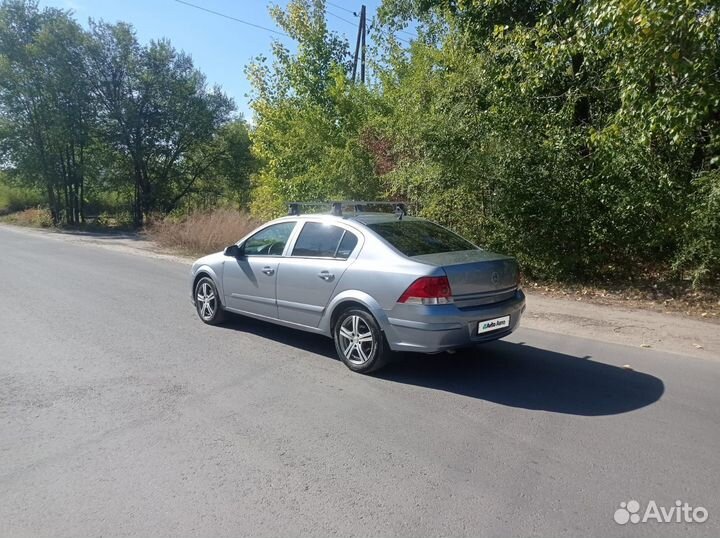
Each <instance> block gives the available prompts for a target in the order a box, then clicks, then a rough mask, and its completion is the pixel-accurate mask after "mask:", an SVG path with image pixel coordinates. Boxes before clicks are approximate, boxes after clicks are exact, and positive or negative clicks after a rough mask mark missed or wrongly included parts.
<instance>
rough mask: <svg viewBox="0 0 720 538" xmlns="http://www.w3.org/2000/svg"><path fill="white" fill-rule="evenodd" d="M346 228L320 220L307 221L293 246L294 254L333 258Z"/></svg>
mask: <svg viewBox="0 0 720 538" xmlns="http://www.w3.org/2000/svg"><path fill="white" fill-rule="evenodd" d="M344 232H345V230H343V229H342V228H340V227H338V226H332V225H330V224H322V223H320V222H306V223H305V225H304V226H303V228H302V230H301V231H300V235H299V236H298V238H297V241H296V242H295V247H294V248H293V251H292V255H293V256H310V257H314V258H332V257H333V256H335V251H336V250H337V247H338V243H340V239H341V238H342V236H343V233H344Z"/></svg>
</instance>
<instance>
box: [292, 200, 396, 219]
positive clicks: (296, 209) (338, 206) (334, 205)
mask: <svg viewBox="0 0 720 538" xmlns="http://www.w3.org/2000/svg"><path fill="white" fill-rule="evenodd" d="M328 205H329V206H330V207H331V212H332V214H333V215H335V216H336V217H341V216H342V214H343V207H350V208H352V213H362V212H364V211H367V207H368V206H374V205H381V206H392V208H393V212H394V213H395V214H396V215H398V218H399V219H402V218H403V217H404V216H405V215H407V209H406V206H405V203H404V202H380V201H370V202H368V201H356V200H342V201H336V202H290V203H289V204H288V215H293V216H297V215H300V210H301V208H303V207H318V206H328Z"/></svg>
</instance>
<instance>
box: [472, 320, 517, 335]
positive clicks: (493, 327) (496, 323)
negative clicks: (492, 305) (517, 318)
mask: <svg viewBox="0 0 720 538" xmlns="http://www.w3.org/2000/svg"><path fill="white" fill-rule="evenodd" d="M509 326H510V316H503V317H501V318H495V319H486V320H485V321H481V322H480V323H478V334H483V333H489V332H490V331H497V330H498V329H505V328H507V327H509Z"/></svg>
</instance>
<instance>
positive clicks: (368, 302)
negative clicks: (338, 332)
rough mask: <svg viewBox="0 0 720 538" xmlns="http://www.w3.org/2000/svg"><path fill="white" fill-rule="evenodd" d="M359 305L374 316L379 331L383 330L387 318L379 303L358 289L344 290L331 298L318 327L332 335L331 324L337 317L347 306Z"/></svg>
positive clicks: (386, 324)
mask: <svg viewBox="0 0 720 538" xmlns="http://www.w3.org/2000/svg"><path fill="white" fill-rule="evenodd" d="M353 307H360V308H363V309H365V310H367V311H368V312H370V314H371V315H372V316H373V317H374V318H375V321H377V324H378V325H379V326H380V330H381V331H383V332H384V331H385V329H386V328H387V326H388V323H389V322H388V318H387V314H385V311H384V310H383V309H382V307H381V306H380V304H379V303H378V302H377V301H376V300H375V299H373V298H372V297H371V296H370V295H368V294H367V293H364V292H360V291H344V292H342V293H340V294H338V295H337V296H335V297H334V298H333V300H332V301H331V302H330V304H329V305H328V307H327V310H326V314H325V316H323V319H322V321H321V322H320V327H319V328H320V329H322V330H323V332H324V333H325V334H327V335H328V336H330V337H332V332H333V326H334V325H335V321H336V320H337V317H338V316H339V315H340V314H342V313H343V312H344V311H345V310H347V309H348V308H353Z"/></svg>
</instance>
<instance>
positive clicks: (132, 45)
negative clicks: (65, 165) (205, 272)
mask: <svg viewBox="0 0 720 538" xmlns="http://www.w3.org/2000/svg"><path fill="white" fill-rule="evenodd" d="M92 35H93V38H94V47H93V51H92V54H91V56H90V65H91V69H92V72H93V80H94V83H95V92H96V94H97V96H98V101H99V105H100V107H101V114H102V118H103V134H104V137H105V140H106V141H107V142H108V143H109V144H110V145H111V146H112V147H113V148H114V149H115V150H116V151H117V152H118V154H119V155H120V156H121V157H122V158H123V159H124V160H126V162H127V164H128V167H129V168H130V169H131V170H132V178H133V192H134V194H133V198H134V200H135V202H134V208H135V209H134V221H135V225H136V226H140V225H141V224H142V222H143V219H144V218H145V216H147V215H148V214H149V213H152V212H154V211H168V210H170V209H172V208H173V207H174V206H175V205H176V204H177V203H178V202H179V200H180V199H181V198H182V197H183V196H185V195H186V194H187V193H189V192H190V191H191V189H192V185H193V184H194V183H195V182H196V181H197V177H196V176H193V175H191V176H190V177H188V174H187V173H186V170H185V169H184V166H185V164H186V161H187V158H188V156H189V155H190V154H191V153H192V152H193V151H194V150H195V149H196V148H198V147H200V146H202V145H203V144H206V143H208V142H210V141H211V140H212V138H213V136H214V134H215V132H216V131H217V130H218V129H219V128H220V127H221V126H222V125H223V124H225V123H226V122H227V121H228V120H229V117H230V113H231V112H232V110H233V108H234V105H233V103H232V101H231V100H230V99H229V98H228V97H226V96H225V95H224V94H223V93H222V92H221V91H220V89H219V88H212V89H208V88H207V86H206V82H205V77H204V76H203V75H202V73H200V72H199V71H198V70H197V69H195V67H194V66H193V63H192V60H191V58H190V57H189V56H188V55H186V54H184V53H181V52H178V51H176V50H175V49H174V48H173V47H172V46H171V45H170V43H169V42H167V41H159V42H151V43H150V45H149V46H148V47H141V46H140V45H139V44H138V43H137V40H136V38H135V35H134V33H133V31H132V28H131V27H129V26H128V25H126V24H123V23H120V24H116V25H109V24H105V23H99V24H93V25H92ZM195 155H196V156H197V155H198V154H197V153H195Z"/></svg>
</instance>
